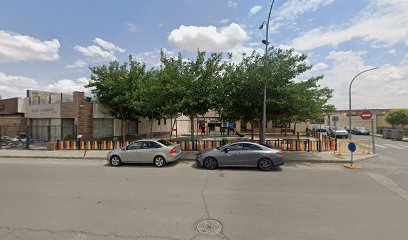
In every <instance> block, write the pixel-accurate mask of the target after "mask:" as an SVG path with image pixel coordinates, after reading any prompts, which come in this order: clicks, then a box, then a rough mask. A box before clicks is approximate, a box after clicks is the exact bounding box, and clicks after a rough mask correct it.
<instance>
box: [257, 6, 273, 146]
mask: <svg viewBox="0 0 408 240" xmlns="http://www.w3.org/2000/svg"><path fill="white" fill-rule="evenodd" d="M274 3H275V0H273V1H272V4H271V7H270V8H269V15H268V21H266V37H265V40H262V43H263V44H265V65H264V71H265V76H267V73H268V72H267V65H268V45H269V42H268V33H269V20H270V19H271V12H272V7H273V4H274ZM264 25H265V21H264V22H263V23H262V24H261V26H260V27H259V29H262V28H263V27H264ZM262 143H263V144H265V143H266V82H265V85H264V96H263V115H262Z"/></svg>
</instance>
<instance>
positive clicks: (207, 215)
mask: <svg viewBox="0 0 408 240" xmlns="http://www.w3.org/2000/svg"><path fill="white" fill-rule="evenodd" d="M209 176H210V171H209V170H207V175H206V176H205V180H204V186H203V188H202V189H201V199H202V200H203V204H204V210H205V214H204V215H203V216H201V217H200V219H202V218H203V217H207V218H210V212H209V211H208V206H207V201H206V199H205V190H206V189H207V184H208V177H209Z"/></svg>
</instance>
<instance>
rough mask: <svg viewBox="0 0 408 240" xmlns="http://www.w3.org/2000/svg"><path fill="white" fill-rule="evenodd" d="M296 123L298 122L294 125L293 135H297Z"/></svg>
mask: <svg viewBox="0 0 408 240" xmlns="http://www.w3.org/2000/svg"><path fill="white" fill-rule="evenodd" d="M296 123H297V122H295V125H294V126H293V135H295V133H296Z"/></svg>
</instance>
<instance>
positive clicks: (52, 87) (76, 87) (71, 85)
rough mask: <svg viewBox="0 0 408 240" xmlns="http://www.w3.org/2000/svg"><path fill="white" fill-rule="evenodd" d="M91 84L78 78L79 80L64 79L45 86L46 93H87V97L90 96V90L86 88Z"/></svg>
mask: <svg viewBox="0 0 408 240" xmlns="http://www.w3.org/2000/svg"><path fill="white" fill-rule="evenodd" d="M88 83H89V79H87V78H84V77H82V78H78V79H77V80H71V79H62V80H58V81H56V82H55V83H51V84H48V85H47V86H45V88H44V89H45V91H49V92H57V93H60V92H61V93H68V94H72V92H74V91H81V92H85V95H89V93H90V89H88V88H86V87H85V85H86V84H88Z"/></svg>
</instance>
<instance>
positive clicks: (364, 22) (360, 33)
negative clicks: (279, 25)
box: [293, 0, 408, 50]
mask: <svg viewBox="0 0 408 240" xmlns="http://www.w3.org/2000/svg"><path fill="white" fill-rule="evenodd" d="M407 12H408V1H405V0H391V1H390V0H375V1H373V2H372V3H371V4H370V5H369V6H368V7H367V8H365V9H364V10H363V11H362V12H361V13H360V14H359V16H358V17H356V18H355V19H353V20H352V21H351V22H350V23H348V24H347V25H331V26H327V27H319V28H315V29H312V30H310V31H308V32H306V33H302V34H301V36H299V37H298V38H296V39H294V40H293V45H294V46H295V47H296V49H298V50H310V49H315V48H319V47H323V46H330V45H331V46H337V45H338V44H340V43H343V42H346V41H350V40H352V39H356V38H358V39H362V40H364V41H366V42H371V43H372V44H373V46H377V47H378V46H381V47H389V46H393V45H394V44H397V43H405V44H406V45H408V18H407V17H406V13H407Z"/></svg>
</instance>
